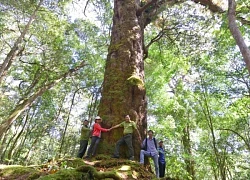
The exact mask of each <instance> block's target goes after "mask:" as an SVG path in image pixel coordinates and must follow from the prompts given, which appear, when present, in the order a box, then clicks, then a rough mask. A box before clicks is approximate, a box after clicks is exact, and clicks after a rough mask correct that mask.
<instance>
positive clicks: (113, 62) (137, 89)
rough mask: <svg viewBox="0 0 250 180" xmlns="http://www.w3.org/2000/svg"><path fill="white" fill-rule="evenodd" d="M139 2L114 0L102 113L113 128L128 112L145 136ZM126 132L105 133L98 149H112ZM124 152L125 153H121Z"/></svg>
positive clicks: (145, 102) (135, 140) (145, 122)
mask: <svg viewBox="0 0 250 180" xmlns="http://www.w3.org/2000/svg"><path fill="white" fill-rule="evenodd" d="M137 3H139V2H136V1H133V0H115V1H114V15H113V27H112V35H111V43H110V46H109V49H108V56H107V62H106V67H105V74H104V82H103V89H102V98H101V102H100V105H99V115H100V116H101V117H102V118H103V124H104V127H106V128H110V127H111V126H114V125H116V124H119V123H121V122H123V121H124V115H126V114H129V115H130V117H131V120H132V121H135V122H136V124H137V127H138V129H139V131H140V134H141V135H142V138H144V137H145V134H146V133H145V130H146V128H147V120H146V119H147V117H146V115H147V113H146V105H147V100H146V91H145V87H144V62H143V31H144V19H143V18H142V17H143V15H139V16H137V15H136V10H137V7H138V6H139V4H137ZM122 135H123V129H122V128H121V129H120V128H118V129H114V130H112V131H110V132H108V133H103V137H104V138H103V142H102V144H101V148H99V152H102V153H112V152H113V151H114V145H115V142H116V141H117V140H118V139H119V138H120V137H121V136H122ZM133 137H134V138H133V139H134V140H133V146H134V149H135V158H137V159H138V158H139V151H140V144H141V142H140V141H139V140H138V137H137V134H136V133H134V135H133ZM121 156H125V155H124V154H122V153H121Z"/></svg>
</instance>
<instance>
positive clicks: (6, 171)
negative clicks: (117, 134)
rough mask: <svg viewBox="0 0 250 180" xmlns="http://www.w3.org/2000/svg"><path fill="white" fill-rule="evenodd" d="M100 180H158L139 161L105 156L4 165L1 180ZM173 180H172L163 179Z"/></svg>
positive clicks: (0, 173)
mask: <svg viewBox="0 0 250 180" xmlns="http://www.w3.org/2000/svg"><path fill="white" fill-rule="evenodd" d="M35 179H38V180H96V179H106V180H109V179H110V180H111V179H115V180H116V179H117V180H120V179H126V180H133V179H137V180H151V179H156V178H155V175H154V174H153V173H152V172H149V171H148V170H147V169H146V168H145V167H144V166H142V165H140V164H139V163H138V162H136V161H130V160H125V159H113V158H110V157H106V156H104V155H99V156H96V157H95V158H92V159H88V160H85V159H80V158H72V159H58V160H53V161H50V162H48V163H47V164H43V165H34V166H18V165H0V180H35ZM161 179H165V180H170V179H171V178H161Z"/></svg>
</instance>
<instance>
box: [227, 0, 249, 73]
mask: <svg viewBox="0 0 250 180" xmlns="http://www.w3.org/2000/svg"><path fill="white" fill-rule="evenodd" d="M235 9H236V3H235V0H228V21H229V29H230V31H231V34H232V36H233V38H234V39H235V41H236V44H237V45H238V46H239V48H240V52H241V54H242V56H243V59H244V61H245V63H246V68H247V70H248V73H249V74H250V50H249V48H248V47H247V45H246V43H245V41H244V39H243V37H242V35H241V32H240V30H239V28H238V26H237V24H236V17H235Z"/></svg>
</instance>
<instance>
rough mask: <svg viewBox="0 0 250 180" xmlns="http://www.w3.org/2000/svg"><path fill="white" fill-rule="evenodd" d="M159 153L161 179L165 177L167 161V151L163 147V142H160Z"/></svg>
mask: <svg viewBox="0 0 250 180" xmlns="http://www.w3.org/2000/svg"><path fill="white" fill-rule="evenodd" d="M158 152H159V158H158V164H159V177H160V178H161V177H164V176H165V169H166V160H165V151H164V147H163V141H160V142H159V146H158Z"/></svg>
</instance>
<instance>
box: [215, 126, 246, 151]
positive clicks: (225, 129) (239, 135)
mask: <svg viewBox="0 0 250 180" xmlns="http://www.w3.org/2000/svg"><path fill="white" fill-rule="evenodd" d="M218 130H224V131H231V132H233V133H234V134H236V135H237V136H238V137H240V138H241V139H242V140H243V141H244V143H245V145H246V147H247V149H248V150H249V151H250V144H249V142H248V141H247V139H245V138H244V137H243V136H242V135H241V134H240V133H238V132H236V131H235V130H232V129H227V128H223V129H218Z"/></svg>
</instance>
